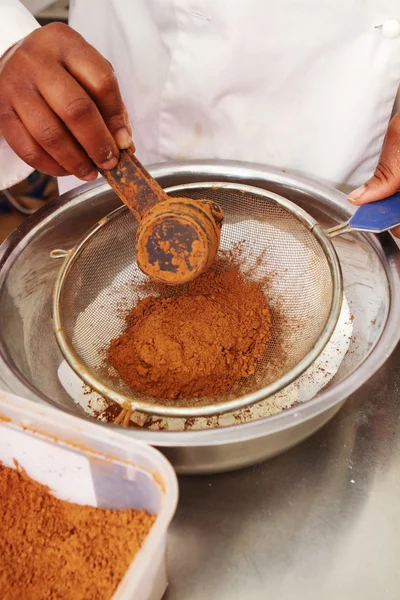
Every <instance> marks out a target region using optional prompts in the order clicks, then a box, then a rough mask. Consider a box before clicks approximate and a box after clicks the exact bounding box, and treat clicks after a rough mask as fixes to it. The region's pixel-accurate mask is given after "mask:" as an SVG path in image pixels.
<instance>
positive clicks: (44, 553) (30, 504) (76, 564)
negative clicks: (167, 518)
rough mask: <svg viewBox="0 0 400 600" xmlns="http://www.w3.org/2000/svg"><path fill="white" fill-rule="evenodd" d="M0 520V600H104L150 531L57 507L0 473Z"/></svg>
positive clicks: (143, 518) (35, 488)
mask: <svg viewBox="0 0 400 600" xmlns="http://www.w3.org/2000/svg"><path fill="white" fill-rule="evenodd" d="M0 514H1V525H0V590H1V598H2V600H22V599H23V600H47V599H51V600H56V599H57V600H64V599H68V600H109V599H110V598H111V597H112V595H113V593H114V592H115V590H116V588H117V586H118V584H119V582H120V580H121V579H122V578H123V576H124V574H125V572H126V570H127V568H128V567H129V565H130V563H131V561H132V559H133V557H134V556H135V554H136V553H137V551H138V550H139V548H140V547H141V545H142V543H143V541H144V539H145V537H146V536H147V534H148V533H149V531H150V529H151V527H152V525H153V523H154V517H153V516H151V515H149V514H147V513H146V512H145V511H143V510H121V511H113V510H103V509H100V508H93V507H90V506H79V505H76V504H71V503H69V502H64V501H61V500H58V499H56V498H54V497H53V496H51V495H50V494H49V492H48V489H47V488H46V487H45V486H42V485H40V484H38V483H36V482H34V481H32V480H31V479H29V478H28V477H27V476H26V475H25V474H24V473H23V472H19V471H17V470H15V469H10V468H7V467H4V466H2V465H0Z"/></svg>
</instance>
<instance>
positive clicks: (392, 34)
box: [382, 19, 400, 39]
mask: <svg viewBox="0 0 400 600" xmlns="http://www.w3.org/2000/svg"><path fill="white" fill-rule="evenodd" d="M382 33H383V35H384V36H385V37H386V38H389V39H394V38H397V37H399V36H400V22H399V21H395V20H394V19H393V20H391V21H386V23H384V24H383V25H382Z"/></svg>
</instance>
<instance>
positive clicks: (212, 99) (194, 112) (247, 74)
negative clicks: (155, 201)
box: [0, 0, 400, 191]
mask: <svg viewBox="0 0 400 600" xmlns="http://www.w3.org/2000/svg"><path fill="white" fill-rule="evenodd" d="M392 21H394V22H396V21H397V22H398V24H399V22H400V2H399V0H330V1H325V2H321V0H73V1H72V2H71V3H70V24H71V26H72V27H74V28H75V29H76V30H77V31H79V32H80V33H81V34H82V35H83V36H84V37H85V38H86V40H87V41H88V42H90V43H91V44H92V45H93V46H95V47H96V48H97V49H98V50H99V51H100V52H102V53H103V55H104V56H105V57H106V58H107V59H108V60H109V61H110V62H111V63H112V64H113V66H114V69H115V71H116V73H117V76H118V78H119V82H120V87H121V90H122V95H123V98H124V100H125V102H126V105H127V108H128V112H129V114H130V117H131V120H132V123H133V127H134V141H135V144H136V147H137V152H138V155H139V157H140V158H141V159H142V161H143V162H144V163H147V164H148V163H153V162H158V161H166V160H185V159H196V158H207V159H213V158H218V159H236V160H246V161H256V162H260V163H264V164H266V165H272V166H276V167H281V168H285V169H287V170H291V171H295V172H299V173H302V174H306V175H310V176H314V177H318V178H320V179H323V180H325V181H326V182H328V183H330V184H331V185H333V186H336V187H339V188H343V189H345V190H348V191H349V190H350V188H354V187H357V186H358V185H360V184H361V183H363V182H364V181H365V180H367V179H368V178H369V177H370V176H371V175H372V173H373V171H374V168H375V166H376V163H377V160H378V156H379V152H380V150H381V147H382V143H383V138H384V135H385V132H386V129H387V125H388V122H389V119H390V116H391V113H392V110H393V104H394V100H395V97H396V93H397V91H398V88H399V81H400V26H399V27H398V28H397V30H396V23H394V26H393V23H391V22H392ZM390 23H391V25H392V26H389V27H388V26H387V25H388V24H389V25H390ZM36 26H37V25H36V23H35V21H34V20H33V18H32V17H30V16H29V15H28V14H27V12H26V11H25V9H24V8H23V7H22V5H21V4H20V3H19V2H18V1H17V0H0V54H1V53H2V52H4V51H5V50H6V49H7V48H8V47H9V46H10V45H11V44H12V43H14V42H15V41H17V40H19V39H21V38H22V37H24V36H25V35H26V34H27V33H29V31H30V30H32V29H33V28H34V27H36ZM29 172H30V169H29V167H27V166H26V165H24V163H22V161H20V160H19V159H17V158H16V157H15V155H13V153H12V151H11V149H10V148H9V147H8V146H7V144H6V143H5V141H4V140H0V189H1V188H4V187H7V186H10V185H12V184H14V183H16V182H17V181H18V180H20V179H22V178H23V177H25V176H26V175H27V174H28V173H29ZM75 181H77V180H75ZM69 186H71V183H69Z"/></svg>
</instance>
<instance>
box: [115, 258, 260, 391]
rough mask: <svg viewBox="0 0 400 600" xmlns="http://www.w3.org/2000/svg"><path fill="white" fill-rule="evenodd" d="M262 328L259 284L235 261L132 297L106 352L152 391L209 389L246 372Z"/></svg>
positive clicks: (137, 386)
mask: <svg viewBox="0 0 400 600" xmlns="http://www.w3.org/2000/svg"><path fill="white" fill-rule="evenodd" d="M270 330H271V313H270V310H269V308H268V305H267V300H266V298H265V295H264V293H263V291H262V287H261V284H260V283H254V282H251V281H248V280H246V279H245V277H244V276H243V275H242V274H241V272H240V270H239V269H238V268H237V267H235V268H233V269H231V270H229V271H225V272H223V273H215V272H213V271H211V272H208V273H206V274H204V275H202V276H200V277H199V278H198V279H196V280H195V281H194V282H192V283H191V284H189V285H188V286H187V288H186V289H185V290H184V291H183V292H182V293H181V294H180V295H179V296H174V297H166V298H160V297H155V296H150V297H148V298H146V299H144V300H142V301H141V302H139V304H138V305H137V306H136V307H134V308H133V310H132V311H131V312H130V313H129V314H128V317H127V326H126V330H125V331H124V333H123V334H122V335H121V336H119V337H118V338H116V339H113V340H112V341H111V343H110V346H109V348H108V350H107V358H108V361H109V363H110V364H111V365H112V366H113V367H114V368H115V369H116V371H117V372H118V374H119V375H120V377H121V378H122V379H123V381H124V382H125V383H126V384H127V385H128V386H129V387H130V388H131V389H132V390H135V391H138V392H142V393H145V394H147V395H149V396H153V397H156V398H160V399H163V398H164V399H179V398H188V397H204V396H205V397H210V396H215V395H217V394H220V393H223V392H226V391H228V390H232V389H234V386H235V384H237V383H238V382H239V381H240V380H243V379H245V378H249V377H251V376H252V375H254V373H255V372H256V369H257V365H258V362H259V361H260V359H261V358H262V356H263V354H264V352H265V349H266V346H267V343H268V340H269V338H270Z"/></svg>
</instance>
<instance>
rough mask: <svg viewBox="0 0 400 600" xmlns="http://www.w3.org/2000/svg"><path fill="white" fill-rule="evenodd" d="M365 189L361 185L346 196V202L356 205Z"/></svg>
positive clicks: (365, 187)
mask: <svg viewBox="0 0 400 600" xmlns="http://www.w3.org/2000/svg"><path fill="white" fill-rule="evenodd" d="M366 189H367V186H366V185H361V186H360V187H358V188H357V189H356V190H353V191H352V192H350V194H349V195H348V196H347V199H348V201H349V202H352V203H353V204H357V203H358V202H359V201H360V197H361V196H362V195H363V193H364V192H365V191H366Z"/></svg>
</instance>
